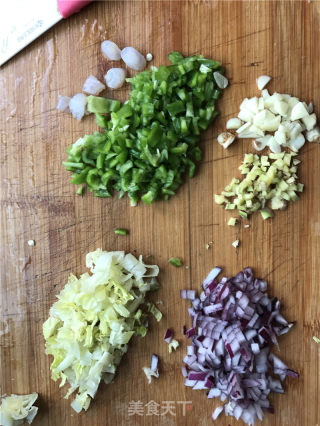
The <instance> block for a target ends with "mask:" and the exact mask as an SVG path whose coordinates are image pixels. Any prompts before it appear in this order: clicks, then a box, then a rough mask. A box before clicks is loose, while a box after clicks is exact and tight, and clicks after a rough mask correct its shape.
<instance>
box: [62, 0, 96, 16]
mask: <svg viewBox="0 0 320 426" xmlns="http://www.w3.org/2000/svg"><path fill="white" fill-rule="evenodd" d="M91 2H92V0H58V9H59V12H60V13H61V16H62V17H63V18H68V17H69V16H71V15H73V14H74V13H76V12H79V10H80V9H82V8H83V7H84V6H86V5H87V4H89V3H91Z"/></svg>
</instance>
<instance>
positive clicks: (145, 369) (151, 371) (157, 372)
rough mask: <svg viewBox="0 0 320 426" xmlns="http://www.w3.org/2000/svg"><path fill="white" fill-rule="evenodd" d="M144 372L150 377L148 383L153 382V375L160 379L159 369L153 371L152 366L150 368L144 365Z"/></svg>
mask: <svg viewBox="0 0 320 426" xmlns="http://www.w3.org/2000/svg"><path fill="white" fill-rule="evenodd" d="M142 370H143V372H144V374H145V375H146V377H147V379H148V383H149V385H150V383H151V377H152V376H153V377H155V378H156V379H158V378H159V371H158V369H157V370H156V371H153V370H151V368H149V367H143V369H142Z"/></svg>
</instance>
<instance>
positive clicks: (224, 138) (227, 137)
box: [217, 132, 236, 149]
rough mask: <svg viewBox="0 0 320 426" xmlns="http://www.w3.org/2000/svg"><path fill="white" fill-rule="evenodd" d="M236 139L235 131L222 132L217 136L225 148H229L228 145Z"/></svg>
mask: <svg viewBox="0 0 320 426" xmlns="http://www.w3.org/2000/svg"><path fill="white" fill-rule="evenodd" d="M235 139H236V137H235V135H234V134H233V133H230V132H223V133H220V135H218V137H217V141H218V143H219V144H220V145H221V146H222V147H223V148H224V149H226V148H228V146H230V145H231V144H232V143H233V142H234V140H235Z"/></svg>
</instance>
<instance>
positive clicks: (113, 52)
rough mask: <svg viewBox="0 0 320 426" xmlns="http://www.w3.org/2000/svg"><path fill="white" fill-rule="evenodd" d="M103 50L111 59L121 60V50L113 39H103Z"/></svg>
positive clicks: (104, 54)
mask: <svg viewBox="0 0 320 426" xmlns="http://www.w3.org/2000/svg"><path fill="white" fill-rule="evenodd" d="M101 50H102V54H103V56H104V57H105V58H107V59H110V60H111V61H120V59H121V50H120V49H119V47H118V46H117V45H116V44H115V43H114V42H113V41H111V40H105V41H103V42H102V43H101Z"/></svg>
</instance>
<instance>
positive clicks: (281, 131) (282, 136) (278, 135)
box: [274, 124, 287, 145]
mask: <svg viewBox="0 0 320 426" xmlns="http://www.w3.org/2000/svg"><path fill="white" fill-rule="evenodd" d="M274 139H275V140H276V142H278V144H279V145H285V144H286V142H287V135H286V129H285V127H284V126H283V124H280V126H279V128H278V130H277V131H276V132H275V134H274Z"/></svg>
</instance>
